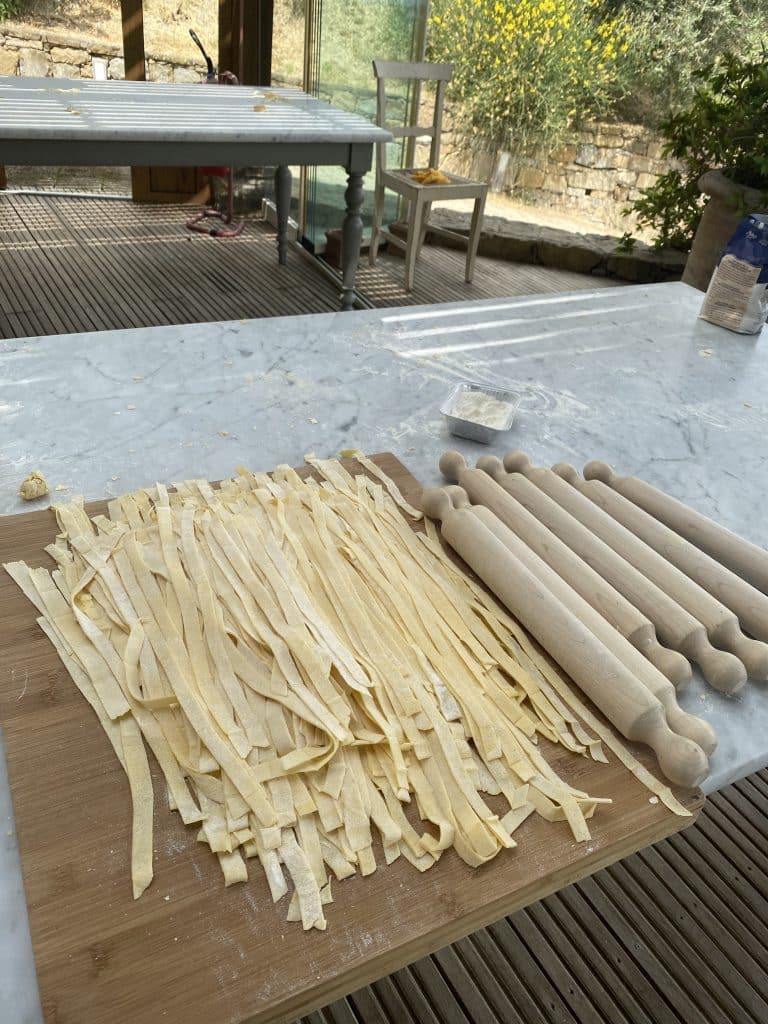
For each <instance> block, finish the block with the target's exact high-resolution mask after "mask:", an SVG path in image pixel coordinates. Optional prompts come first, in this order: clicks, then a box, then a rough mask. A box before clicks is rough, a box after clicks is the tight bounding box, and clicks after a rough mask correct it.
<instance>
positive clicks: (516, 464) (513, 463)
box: [504, 451, 534, 476]
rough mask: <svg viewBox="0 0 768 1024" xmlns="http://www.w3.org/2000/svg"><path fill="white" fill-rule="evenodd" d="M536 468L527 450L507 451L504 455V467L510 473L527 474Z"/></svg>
mask: <svg viewBox="0 0 768 1024" xmlns="http://www.w3.org/2000/svg"><path fill="white" fill-rule="evenodd" d="M533 468H534V466H533V463H532V462H531V460H530V459H529V458H528V456H527V455H526V454H525V452H521V451H515V452H507V454H506V455H505V456H504V469H506V471H507V472H508V473H524V474H525V475H526V476H527V475H528V473H530V472H531V470H532V469H533Z"/></svg>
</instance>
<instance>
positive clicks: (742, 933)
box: [653, 843, 768, 983]
mask: <svg viewBox="0 0 768 1024" xmlns="http://www.w3.org/2000/svg"><path fill="white" fill-rule="evenodd" d="M688 853H689V854H690V855H691V858H690V859H689V860H686V859H685V857H683V856H681V854H680V853H679V852H678V851H677V850H676V849H675V847H674V846H673V845H672V844H671V843H659V844H657V846H656V848H655V849H654V851H653V863H654V866H658V870H659V873H663V872H666V873H667V877H668V878H669V881H670V884H672V885H674V886H675V887H676V888H679V889H680V890H681V892H683V894H684V895H685V893H686V890H688V891H690V892H691V893H692V894H693V899H695V900H696V901H698V902H699V903H700V904H701V905H702V906H703V907H705V908H706V912H707V914H710V913H711V914H712V915H713V917H714V918H715V920H716V921H717V922H718V927H719V928H722V929H725V930H726V931H727V932H728V933H729V935H731V936H732V937H733V939H734V941H735V942H736V943H737V944H738V945H739V946H740V947H741V948H742V949H743V950H744V951H745V952H747V953H749V954H750V955H751V956H752V957H753V958H754V959H755V960H757V961H758V962H761V961H762V959H763V956H764V953H765V950H766V948H768V926H766V923H765V922H763V921H760V920H759V918H758V917H757V916H756V915H754V914H752V913H751V912H749V911H748V909H747V908H746V907H744V906H743V904H733V905H732V904H731V902H729V901H728V900H727V896H728V889H727V888H726V887H725V886H724V885H723V883H722V879H720V878H719V876H717V875H715V874H714V873H713V872H712V871H711V869H710V868H709V867H708V866H707V865H706V862H705V861H702V860H700V859H696V858H697V855H694V853H693V850H692V849H691V848H690V847H689V848H688ZM656 858H658V862H657V861H656ZM713 883H714V884H713ZM717 883H720V885H718V884H717ZM718 890H719V891H718ZM686 899H687V896H686ZM766 982H767V983H768V978H767V979H766Z"/></svg>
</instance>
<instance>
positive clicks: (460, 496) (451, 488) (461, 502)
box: [443, 484, 470, 508]
mask: <svg viewBox="0 0 768 1024" xmlns="http://www.w3.org/2000/svg"><path fill="white" fill-rule="evenodd" d="M443 490H444V491H445V493H446V494H447V495H448V497H449V498H450V499H451V504H452V505H453V507H454V508H469V506H470V500H469V495H468V494H467V492H466V491H465V490H464V488H463V487H459V486H458V484H448V486H447V487H443Z"/></svg>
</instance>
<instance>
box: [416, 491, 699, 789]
mask: <svg viewBox="0 0 768 1024" xmlns="http://www.w3.org/2000/svg"><path fill="white" fill-rule="evenodd" d="M422 509H423V510H424V512H425V514H426V515H428V516H430V517H432V518H433V519H439V520H440V521H441V523H442V534H443V537H444V538H445V540H446V541H447V542H448V543H449V544H450V545H451V547H452V548H453V549H454V550H455V551H456V552H457V553H458V554H459V555H460V556H461V557H462V558H463V559H464V561H465V562H466V563H467V565H469V566H470V567H471V568H472V569H473V570H474V571H475V572H476V573H477V575H478V576H479V577H480V579H481V580H483V582H484V583H485V584H486V585H487V586H488V587H489V588H490V589H491V590H492V591H493V593H494V594H496V596H497V597H498V598H499V600H500V601H501V602H502V603H503V604H505V605H506V606H507V608H508V609H509V610H510V612H511V613H512V614H513V615H514V616H516V617H517V618H518V619H519V620H520V622H521V623H522V624H523V625H524V626H525V627H526V629H528V630H529V631H530V632H531V633H532V634H533V636H535V637H536V639H537V640H538V641H539V643H540V644H541V645H542V646H543V647H544V648H545V649H546V650H547V651H549V653H550V654H551V655H552V657H553V658H555V659H556V661H557V662H558V663H559V664H560V665H561V666H562V667H563V669H564V670H565V671H566V672H567V673H568V674H569V675H570V677H571V678H572V679H573V681H574V682H575V683H576V684H577V685H578V686H579V687H580V688H581V689H582V690H583V691H584V693H586V694H587V696H588V697H589V698H590V699H591V700H592V701H593V702H594V703H595V704H596V705H597V707H598V708H600V710H601V711H602V712H603V714H604V715H605V716H606V718H608V720H609V721H610V722H612V723H613V724H614V725H615V726H616V728H617V729H618V730H619V732H621V733H622V735H624V736H625V737H626V738H627V739H629V740H637V741H638V742H640V743H645V744H647V745H648V746H649V747H651V748H652V749H653V750H654V751H655V753H656V756H657V758H658V761H659V765H660V766H661V770H662V771H663V772H664V774H665V775H666V776H667V778H668V779H669V780H670V781H671V782H675V783H677V784H679V785H681V786H695V785H698V784H699V783H700V782H701V781H702V780H703V779H704V778H705V777H706V772H707V767H706V758H705V757H704V754H703V751H702V750H701V747H699V746H698V745H697V744H696V743H693V742H692V741H691V740H689V739H687V738H686V737H684V736H678V735H676V734H675V733H673V732H672V730H671V729H670V728H669V724H668V722H667V719H666V716H665V714H664V708H663V707H662V704H661V702H660V701H659V699H658V698H657V697H654V695H653V694H652V693H650V691H649V690H647V689H646V687H645V686H643V684H642V683H641V682H640V681H639V680H638V679H636V678H635V677H634V676H633V674H632V673H631V672H630V671H629V670H628V669H627V667H626V665H624V663H623V662H621V661H619V659H618V658H617V657H616V656H615V655H614V654H612V653H611V652H610V651H609V650H608V649H607V648H606V647H604V646H603V644H601V643H600V641H599V640H598V639H597V637H596V636H595V635H594V633H591V632H590V630H588V629H587V627H586V626H585V625H584V624H583V623H582V622H580V621H579V620H578V619H577V618H576V616H575V615H574V614H573V613H572V612H570V611H569V610H568V609H567V608H566V607H565V606H564V605H563V603H562V602H561V601H558V599H557V598H556V597H555V596H554V595H553V594H552V593H550V591H549V590H547V588H546V587H545V586H544V585H543V584H542V583H540V582H539V580H537V579H536V577H535V576H534V575H533V573H531V572H529V570H528V569H526V568H525V566H524V565H523V564H522V563H521V562H520V560H519V559H517V558H515V556H514V555H513V554H512V552H511V551H510V550H509V549H508V548H507V547H506V546H505V545H504V544H502V543H501V541H500V540H498V539H497V538H496V537H494V535H493V534H492V533H491V532H490V530H488V529H487V527H485V526H484V525H483V523H481V522H479V520H478V519H477V517H476V516H475V515H473V514H472V513H471V512H470V511H469V510H468V509H455V508H454V507H453V504H452V502H451V499H450V496H449V495H448V494H446V493H445V491H444V490H442V489H441V488H433V489H431V490H427V491H425V492H424V494H423V495H422Z"/></svg>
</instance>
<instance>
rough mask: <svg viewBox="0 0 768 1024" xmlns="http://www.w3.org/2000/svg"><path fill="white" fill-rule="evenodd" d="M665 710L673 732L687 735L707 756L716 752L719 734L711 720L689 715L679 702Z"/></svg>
mask: <svg viewBox="0 0 768 1024" xmlns="http://www.w3.org/2000/svg"><path fill="white" fill-rule="evenodd" d="M665 710H666V712H667V721H668V722H669V727H670V729H671V730H672V731H673V732H676V733H678V734H679V735H680V736H687V737H688V739H689V740H692V741H693V742H694V743H695V744H696V745H697V746H699V747H701V749H702V750H703V751H704V753H705V754H706V755H707V757H709V755H710V754H713V753H714V752H715V749H716V748H717V734H716V733H715V730H714V729H713V728H712V726H711V725H710V724H709V722H705V721H704V719H703V718H696V716H695V715H689V714H688V712H687V711H683V709H682V708H681V707H680V705H679V704H675V705H674V706H666V707H665Z"/></svg>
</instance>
